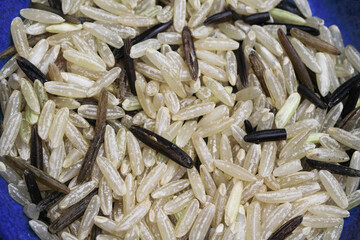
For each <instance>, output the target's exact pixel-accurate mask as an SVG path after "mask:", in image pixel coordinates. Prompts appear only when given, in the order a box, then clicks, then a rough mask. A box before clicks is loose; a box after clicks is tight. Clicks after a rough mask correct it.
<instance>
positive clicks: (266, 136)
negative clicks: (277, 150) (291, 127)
mask: <svg viewBox="0 0 360 240" xmlns="http://www.w3.org/2000/svg"><path fill="white" fill-rule="evenodd" d="M285 139H286V130H285V129H284V128H279V129H267V130H261V131H255V132H252V133H250V134H247V135H245V137H244V140H245V141H246V142H252V143H260V142H269V141H280V140H285Z"/></svg>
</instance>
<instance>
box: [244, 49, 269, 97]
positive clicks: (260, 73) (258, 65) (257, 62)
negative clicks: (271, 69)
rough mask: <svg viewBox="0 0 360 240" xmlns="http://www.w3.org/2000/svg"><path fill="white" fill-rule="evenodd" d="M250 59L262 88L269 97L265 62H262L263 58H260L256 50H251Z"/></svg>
mask: <svg viewBox="0 0 360 240" xmlns="http://www.w3.org/2000/svg"><path fill="white" fill-rule="evenodd" d="M249 60H250V64H251V68H252V69H253V70H254V73H255V75H256V77H257V78H258V80H259V82H260V85H261V88H262V90H263V91H264V93H265V95H266V96H267V97H270V93H269V90H268V89H267V86H266V83H265V79H264V72H265V66H264V64H263V63H262V61H261V59H260V58H259V56H258V55H257V53H256V52H255V51H251V53H250V55H249Z"/></svg>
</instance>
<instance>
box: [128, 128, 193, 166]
mask: <svg viewBox="0 0 360 240" xmlns="http://www.w3.org/2000/svg"><path fill="white" fill-rule="evenodd" d="M129 130H130V132H131V133H132V134H134V136H135V137H136V138H137V139H139V140H140V141H141V142H143V143H144V144H145V145H147V146H149V147H151V148H153V149H154V150H156V151H158V152H159V153H161V154H163V155H164V156H166V157H168V158H169V159H171V160H173V161H174V162H176V163H178V164H180V165H181V166H183V167H186V168H192V167H193V161H192V159H191V157H190V156H189V155H187V153H185V152H184V151H183V150H181V149H180V148H179V147H178V146H176V145H175V144H173V143H172V142H170V141H168V140H166V139H165V138H163V137H161V136H159V135H158V134H156V133H154V132H152V131H149V130H147V129H145V128H142V127H139V126H134V125H133V126H131V127H130V128H129Z"/></svg>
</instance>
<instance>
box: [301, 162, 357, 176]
mask: <svg viewBox="0 0 360 240" xmlns="http://www.w3.org/2000/svg"><path fill="white" fill-rule="evenodd" d="M306 163H307V164H308V165H309V166H310V167H312V168H315V169H319V170H327V171H329V172H331V173H334V174H339V175H344V176H349V177H360V170H357V169H354V168H350V167H346V166H342V165H336V164H333V163H327V162H321V161H315V160H310V159H306Z"/></svg>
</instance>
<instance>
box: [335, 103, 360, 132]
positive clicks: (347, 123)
mask: <svg viewBox="0 0 360 240" xmlns="http://www.w3.org/2000/svg"><path fill="white" fill-rule="evenodd" d="M359 119H360V107H357V108H355V109H354V110H352V111H351V112H350V113H349V114H348V115H346V117H345V118H344V119H343V120H341V122H339V123H338V124H337V127H339V128H342V129H344V130H346V131H351V130H352V129H353V128H354V126H355V123H356V122H357V121H358V120H359Z"/></svg>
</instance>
